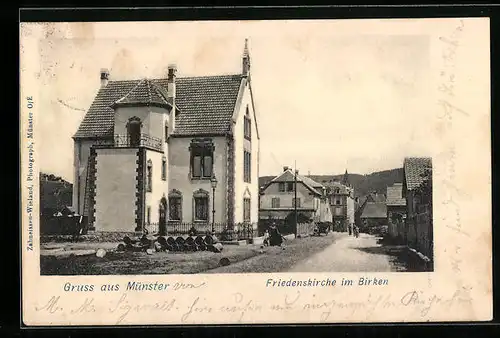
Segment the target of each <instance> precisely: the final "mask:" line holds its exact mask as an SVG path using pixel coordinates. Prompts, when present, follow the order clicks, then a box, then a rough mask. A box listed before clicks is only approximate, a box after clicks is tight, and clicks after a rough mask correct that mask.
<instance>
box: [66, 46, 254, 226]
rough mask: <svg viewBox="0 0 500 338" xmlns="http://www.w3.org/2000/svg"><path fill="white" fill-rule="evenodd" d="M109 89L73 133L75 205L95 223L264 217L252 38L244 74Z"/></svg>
mask: <svg viewBox="0 0 500 338" xmlns="http://www.w3.org/2000/svg"><path fill="white" fill-rule="evenodd" d="M109 77H110V72H109V71H107V70H102V71H101V73H100V80H101V87H100V89H99V90H98V92H97V95H96V97H95V99H94V101H93V103H92V104H91V106H90V108H89V110H88V112H87V113H86V115H85V117H84V119H83V121H82V122H81V124H80V126H79V128H78V130H77V132H76V133H75V135H74V137H73V139H74V177H75V180H74V182H75V186H74V189H73V206H74V207H75V209H76V211H77V212H78V213H81V214H83V215H84V216H86V217H87V218H88V225H89V229H90V230H92V229H93V230H95V231H113V232H116V231H119V232H133V231H144V229H145V227H146V226H148V225H150V224H153V223H157V224H158V226H159V230H160V232H162V231H164V230H165V228H166V227H167V225H168V224H171V223H180V222H184V223H186V222H187V223H192V224H193V225H200V226H203V225H207V224H210V223H211V222H214V221H215V222H217V223H224V224H226V225H227V226H228V227H232V226H234V225H235V224H236V223H243V222H244V223H247V224H248V223H251V224H254V225H255V226H256V223H257V221H258V208H259V206H258V193H259V191H258V178H259V173H258V168H259V132H258V126H257V124H258V123H257V118H256V115H255V105H254V97H253V94H252V82H251V73H250V54H249V49H248V46H247V41H245V47H244V52H243V56H242V69H241V72H240V73H238V74H231V75H216V76H198V77H182V76H178V74H177V67H176V66H175V65H170V66H169V67H168V73H167V74H165V76H164V77H162V78H157V79H135V80H126V81H113V80H112V79H110V78H109Z"/></svg>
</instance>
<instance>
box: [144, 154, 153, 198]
mask: <svg viewBox="0 0 500 338" xmlns="http://www.w3.org/2000/svg"><path fill="white" fill-rule="evenodd" d="M146 187H147V191H148V192H152V191H153V162H152V161H151V159H149V160H148V165H147V177H146Z"/></svg>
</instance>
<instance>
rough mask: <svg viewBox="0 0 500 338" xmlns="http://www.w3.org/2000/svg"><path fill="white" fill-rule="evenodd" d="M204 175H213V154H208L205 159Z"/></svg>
mask: <svg viewBox="0 0 500 338" xmlns="http://www.w3.org/2000/svg"><path fill="white" fill-rule="evenodd" d="M203 176H204V177H211V176H212V156H210V155H206V156H205V157H204V159H203Z"/></svg>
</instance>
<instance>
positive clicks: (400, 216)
mask: <svg viewBox="0 0 500 338" xmlns="http://www.w3.org/2000/svg"><path fill="white" fill-rule="evenodd" d="M386 205H387V224H388V225H389V228H388V235H389V236H390V237H391V238H393V239H399V240H402V238H403V233H404V228H403V226H404V218H405V217H406V200H405V199H404V198H403V183H394V184H393V185H392V186H389V187H387V200H386Z"/></svg>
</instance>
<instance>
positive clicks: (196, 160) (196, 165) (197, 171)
mask: <svg viewBox="0 0 500 338" xmlns="http://www.w3.org/2000/svg"><path fill="white" fill-rule="evenodd" d="M193 176H194V177H201V156H197V155H196V156H194V157H193Z"/></svg>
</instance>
